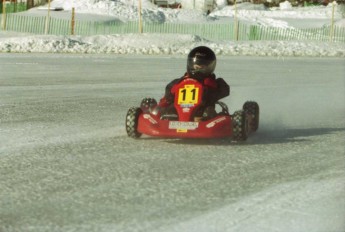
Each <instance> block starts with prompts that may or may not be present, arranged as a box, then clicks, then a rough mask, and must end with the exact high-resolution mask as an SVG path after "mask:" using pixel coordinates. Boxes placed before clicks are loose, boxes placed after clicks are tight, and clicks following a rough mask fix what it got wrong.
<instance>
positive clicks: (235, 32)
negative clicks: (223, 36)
mask: <svg viewBox="0 0 345 232" xmlns="http://www.w3.org/2000/svg"><path fill="white" fill-rule="evenodd" d="M238 27H239V22H238V20H237V0H235V14H234V37H235V40H236V41H238Z"/></svg>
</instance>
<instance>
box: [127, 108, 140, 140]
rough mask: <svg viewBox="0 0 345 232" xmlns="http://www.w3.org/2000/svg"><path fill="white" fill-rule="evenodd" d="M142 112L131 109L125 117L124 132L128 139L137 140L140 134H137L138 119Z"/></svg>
mask: <svg viewBox="0 0 345 232" xmlns="http://www.w3.org/2000/svg"><path fill="white" fill-rule="evenodd" d="M141 113H142V110H141V109H140V108H138V107H132V108H130V109H129V110H128V112H127V115H126V131H127V135H128V137H131V138H139V137H140V136H141V133H139V132H138V118H139V115H140V114H141Z"/></svg>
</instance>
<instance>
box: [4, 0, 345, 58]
mask: <svg viewBox="0 0 345 232" xmlns="http://www.w3.org/2000/svg"><path fill="white" fill-rule="evenodd" d="M51 4H52V7H53V8H55V7H63V8H64V11H62V12H60V11H59V12H51V16H52V17H58V18H68V17H70V11H71V8H72V7H75V10H76V12H77V16H76V17H77V20H98V21H100V20H107V21H109V20H113V21H133V20H134V21H135V20H138V7H137V1H124V0H121V1H120V0H116V1H110V0H107V1H95V0H79V1H72V2H70V1H63V0H55V1H53V2H52V3H51ZM142 5H143V20H144V21H149V22H159V23H164V22H179V23H191V22H198V23H216V22H217V23H229V22H230V23H231V22H233V20H234V18H233V16H234V12H235V9H234V6H225V5H224V4H221V3H220V4H219V5H218V8H217V9H216V10H215V11H213V12H212V13H211V14H210V15H209V16H207V15H206V14H205V13H204V12H202V11H199V10H191V9H164V8H158V7H156V6H155V5H153V4H152V3H151V2H150V1H148V0H146V1H143V4H142ZM338 8H339V9H338ZM331 13H332V7H330V6H318V7H308V8H305V7H297V8H291V7H290V6H289V3H287V2H283V3H282V4H281V7H280V9H279V8H276V9H270V10H268V9H266V8H265V7H264V6H263V5H253V4H250V3H243V4H238V5H237V17H238V19H239V20H240V21H242V22H247V23H250V24H257V25H265V26H273V27H281V28H301V27H303V28H306V27H307V28H310V27H321V26H326V25H329V24H330V17H331ZM22 14H30V15H41V16H43V15H46V14H47V12H46V10H40V9H32V10H30V11H28V12H25V13H22ZM302 19H303V20H302ZM301 25H302V26H301ZM335 25H336V26H338V27H344V26H345V20H344V19H343V18H342V16H341V7H340V6H337V10H336V14H335ZM198 45H206V46H209V47H211V48H213V49H214V50H215V52H216V54H217V55H232V56H237V55H246V56H278V57H281V56H313V57H344V56H345V48H344V44H343V43H336V42H317V41H316V42H315V41H239V42H237V41H209V40H206V39H204V38H201V37H198V36H196V35H169V34H145V33H144V34H139V33H138V34H125V35H118V34H115V35H97V36H88V37H81V36H49V35H25V34H18V33H13V32H12V33H11V32H4V31H0V52H38V53H42V52H65V53H96V54H97V53H98V54H99V53H100V54H102V53H111V54H140V55H151V54H155V55H185V54H187V53H188V51H189V50H191V49H192V48H193V47H195V46H198Z"/></svg>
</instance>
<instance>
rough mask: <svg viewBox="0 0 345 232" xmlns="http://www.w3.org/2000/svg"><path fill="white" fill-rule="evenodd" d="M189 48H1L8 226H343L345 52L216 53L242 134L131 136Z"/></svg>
mask: <svg viewBox="0 0 345 232" xmlns="http://www.w3.org/2000/svg"><path fill="white" fill-rule="evenodd" d="M184 68H185V57H184V56H183V57H181V56H174V57H172V56H118V55H66V54H65V55H64V54H60V55H56V54H0V73H1V75H0V231H1V232H9V231H25V232H26V231H33V232H40V231H49V232H51V231H63V232H66V231H83V232H84V231H87V232H88V231H116V232H122V231H128V232H132V231H138V232H144V231H145V232H146V231H147V232H152V231H153V232H160V231H163V232H166V231H167V232H181V231H188V232H191V231H197V232H233V231H238V232H243V231H244V232H246V231H248V232H252V231H262V232H270V231H272V232H273V231H279V232H280V231H284V232H285V231H286V232H305V231H308V232H326V231H327V232H342V231H344V230H345V221H344V218H345V203H344V200H345V197H344V196H345V184H344V183H345V182H344V178H345V173H344V170H345V167H344V164H345V155H344V135H345V131H344V130H345V129H344V128H345V119H344V115H345V105H344V99H345V83H344V78H345V75H344V73H345V68H344V60H343V59H342V58H285V59H283V58H279V59H278V58H267V57H266V58H263V57H261V58H249V57H222V56H219V57H218V67H217V72H216V73H217V74H218V75H219V76H222V77H223V78H225V79H226V81H227V82H229V83H230V84H231V97H228V98H226V99H224V102H225V103H227V104H228V105H229V107H230V109H231V112H234V111H235V110H237V109H239V108H241V106H242V104H243V103H244V102H245V101H246V100H255V101H257V102H258V103H259V104H260V107H261V116H260V117H261V124H260V128H259V130H258V132H257V134H254V135H253V136H252V137H250V138H249V140H248V141H246V142H243V143H235V142H231V141H230V140H229V139H222V140H177V139H157V138H148V137H143V138H141V139H138V140H134V139H130V138H128V137H127V136H126V132H125V127H124V122H125V114H126V112H127V110H128V108H129V107H131V106H137V105H138V104H139V102H140V100H141V99H142V98H143V97H147V96H151V97H155V98H157V99H159V98H160V97H161V96H162V94H163V92H164V87H165V85H166V84H167V83H168V82H169V80H171V79H172V78H175V77H179V76H180V75H182V74H183V72H184Z"/></svg>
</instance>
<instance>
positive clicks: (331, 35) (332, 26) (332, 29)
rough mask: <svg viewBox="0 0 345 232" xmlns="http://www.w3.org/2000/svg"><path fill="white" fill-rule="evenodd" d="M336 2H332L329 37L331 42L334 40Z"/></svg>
mask: <svg viewBox="0 0 345 232" xmlns="http://www.w3.org/2000/svg"><path fill="white" fill-rule="evenodd" d="M336 4H337V3H336V1H333V2H332V18H331V30H330V32H329V39H330V41H331V42H332V41H333V34H334V8H335V5H336Z"/></svg>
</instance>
